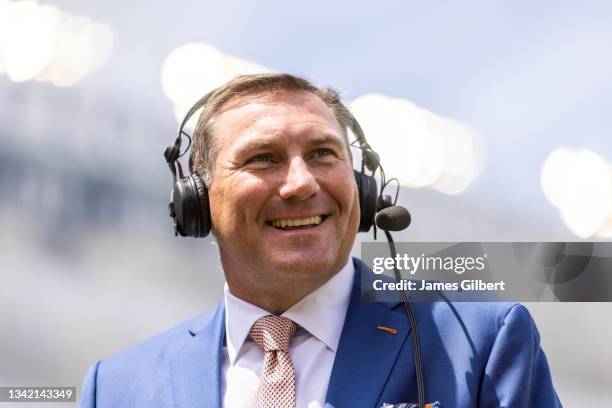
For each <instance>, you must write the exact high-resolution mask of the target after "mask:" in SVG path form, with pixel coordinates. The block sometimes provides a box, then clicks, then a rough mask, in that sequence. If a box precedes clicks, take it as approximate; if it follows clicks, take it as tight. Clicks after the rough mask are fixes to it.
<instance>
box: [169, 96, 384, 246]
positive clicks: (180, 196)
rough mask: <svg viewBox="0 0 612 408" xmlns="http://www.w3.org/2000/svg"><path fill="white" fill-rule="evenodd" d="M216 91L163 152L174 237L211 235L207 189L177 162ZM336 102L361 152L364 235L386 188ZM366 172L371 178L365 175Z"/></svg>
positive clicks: (375, 161) (357, 130)
mask: <svg viewBox="0 0 612 408" xmlns="http://www.w3.org/2000/svg"><path fill="white" fill-rule="evenodd" d="M215 91H216V89H215V90H213V91H210V92H209V93H207V94H206V95H204V96H203V97H201V98H200V99H198V100H197V101H196V102H195V103H194V104H193V106H192V107H191V108H190V109H189V111H187V113H186V114H185V117H184V118H183V120H182V121H181V123H180V125H179V127H178V131H177V136H176V138H175V140H174V142H173V143H170V144H169V145H168V146H167V147H166V149H165V150H164V158H165V160H166V163H167V164H168V166H169V168H170V171H171V172H172V175H173V178H174V188H173V191H172V193H171V195H170V204H169V206H168V207H169V212H170V217H172V218H173V219H174V232H175V235H179V234H180V235H182V236H191V237H205V236H206V235H208V233H209V232H210V228H211V225H212V223H211V219H210V208H209V201H208V189H207V188H206V185H205V183H204V181H203V180H202V179H201V178H200V177H199V176H198V175H197V174H189V175H188V176H187V177H185V176H184V175H183V170H182V167H181V164H180V161H179V159H180V157H181V156H183V155H184V154H185V153H187V151H189V148H190V147H191V142H192V139H191V136H190V135H189V134H188V133H187V132H185V131H184V128H185V126H186V124H187V122H188V121H189V119H191V118H192V117H193V115H195V113H196V112H197V111H198V110H199V109H200V108H202V107H203V106H204V105H205V104H206V103H207V102H208V100H209V99H210V98H211V97H212V95H213V94H214V93H215ZM338 102H339V103H340V105H341V109H342V110H343V111H344V113H345V114H346V117H347V118H348V122H349V123H348V128H349V129H350V130H351V131H352V132H353V134H354V136H355V138H356V139H357V142H358V143H359V146H358V147H359V149H360V150H361V152H362V159H361V171H356V170H354V174H355V181H356V183H357V189H358V193H359V206H360V209H361V219H360V223H359V231H360V232H366V231H369V230H370V228H371V227H372V225H375V224H374V218H375V215H376V212H377V211H379V210H381V209H382V208H384V207H387V206H389V205H391V203H390V202H389V200H387V199H384V198H383V196H382V190H383V189H384V187H385V186H386V180H385V172H384V170H383V168H382V166H381V165H380V158H379V156H378V154H377V153H376V152H375V151H374V149H372V147H371V146H370V144H369V143H368V141H367V139H366V137H365V134H364V132H363V129H362V128H361V125H359V122H358V121H357V119H356V118H355V117H354V116H353V114H352V113H351V111H350V110H348V108H347V107H346V106H344V104H342V102H340V101H338ZM183 135H185V136H186V137H187V138H188V139H189V145H188V146H187V148H186V149H185V151H184V152H183V153H181V138H182V136H183ZM350 146H354V144H352V143H351V144H350ZM349 148H350V147H349ZM366 168H367V169H368V170H369V171H370V172H371V174H372V175H366V174H365V169H366ZM377 170H380V175H381V179H382V188H381V191H380V193H378V192H377V190H378V188H377V183H376V180H375V179H374V177H373V175H374V173H375V172H376V171H377ZM374 237H376V226H374Z"/></svg>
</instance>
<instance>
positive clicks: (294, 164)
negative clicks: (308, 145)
mask: <svg viewBox="0 0 612 408" xmlns="http://www.w3.org/2000/svg"><path fill="white" fill-rule="evenodd" d="M319 190H320V187H319V183H318V182H317V179H316V177H315V175H314V174H312V172H311V171H310V168H309V167H308V165H307V164H306V163H305V162H304V159H303V158H302V157H296V158H293V159H292V160H290V161H289V163H288V169H287V177H286V178H285V181H284V183H283V185H282V186H281V188H280V191H279V194H280V196H281V198H282V199H283V200H290V199H292V198H295V199H298V200H307V199H309V198H310V197H312V196H314V195H315V194H317V193H318V192H319Z"/></svg>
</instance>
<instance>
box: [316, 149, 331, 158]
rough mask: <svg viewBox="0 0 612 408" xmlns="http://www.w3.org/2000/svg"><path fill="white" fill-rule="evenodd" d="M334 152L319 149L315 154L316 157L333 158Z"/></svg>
mask: <svg viewBox="0 0 612 408" xmlns="http://www.w3.org/2000/svg"><path fill="white" fill-rule="evenodd" d="M333 155H334V152H333V151H332V150H331V149H317V150H315V151H314V152H313V156H314V157H327V156H333Z"/></svg>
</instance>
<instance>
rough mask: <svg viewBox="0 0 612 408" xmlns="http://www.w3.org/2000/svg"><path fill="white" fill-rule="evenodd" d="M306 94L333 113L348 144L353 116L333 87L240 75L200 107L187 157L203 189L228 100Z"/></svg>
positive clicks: (283, 77) (297, 79)
mask: <svg viewBox="0 0 612 408" xmlns="http://www.w3.org/2000/svg"><path fill="white" fill-rule="evenodd" d="M295 91H306V92H311V93H313V94H315V95H317V96H318V97H319V98H321V99H322V100H323V102H325V104H326V105H327V106H328V107H329V108H330V109H331V111H332V112H333V114H334V116H335V118H336V120H337V121H338V124H339V125H340V129H341V130H342V135H343V136H344V139H345V141H346V142H347V150H348V154H349V158H351V150H350V147H349V144H348V134H347V128H348V127H350V126H351V121H352V115H351V113H350V112H349V111H348V109H347V108H346V107H345V106H344V104H342V102H341V101H340V95H339V93H338V92H337V91H336V90H334V89H332V88H317V87H316V86H314V85H313V84H312V83H311V82H309V81H308V80H306V79H304V78H301V77H299V76H295V75H291V74H284V73H266V74H254V75H240V76H237V77H235V78H234V79H232V80H231V81H229V82H227V83H225V84H224V85H221V86H220V87H218V88H216V89H214V90H213V91H212V92H210V94H209V97H208V99H207V100H206V102H205V103H204V105H203V106H202V112H201V113H200V117H199V119H198V123H197V125H196V128H195V130H194V133H193V146H192V149H191V156H190V158H189V167H190V170H191V172H192V173H194V174H196V175H198V176H200V177H201V178H202V179H203V180H204V183H205V185H206V186H210V183H212V180H213V170H214V165H215V161H216V159H217V150H218V146H217V141H216V139H215V136H214V126H213V125H214V122H215V118H216V115H217V113H218V112H219V110H220V109H221V108H222V107H223V105H225V104H226V103H228V102H229V101H230V100H233V99H237V98H241V97H245V96H256V95H265V94H274V93H279V92H295Z"/></svg>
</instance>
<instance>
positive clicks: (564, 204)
mask: <svg viewBox="0 0 612 408" xmlns="http://www.w3.org/2000/svg"><path fill="white" fill-rule="evenodd" d="M540 181H541V185H542V191H543V192H544V196H545V197H546V199H547V200H548V201H550V203H551V204H552V205H554V206H555V207H556V208H557V209H558V210H559V213H560V216H561V219H562V220H563V222H564V223H565V225H566V226H567V228H569V230H570V231H572V233H574V234H575V235H576V236H578V237H580V238H583V239H585V238H589V237H592V236H594V235H597V236H600V237H603V238H607V237H609V235H610V234H611V231H610V230H611V225H610V224H611V223H610V220H612V173H611V167H610V164H609V163H607V162H606V161H605V160H604V159H603V158H601V157H600V156H598V155H597V154H596V153H594V152H592V151H590V150H586V149H580V150H571V149H567V148H557V149H555V150H553V151H552V152H551V153H550V154H549V155H548V156H547V157H546V159H545V161H544V164H543V166H542V170H541V173H540Z"/></svg>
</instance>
